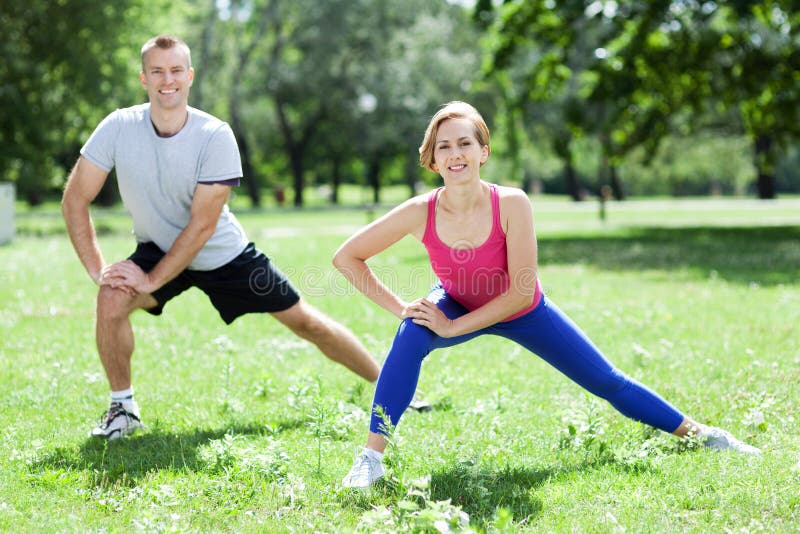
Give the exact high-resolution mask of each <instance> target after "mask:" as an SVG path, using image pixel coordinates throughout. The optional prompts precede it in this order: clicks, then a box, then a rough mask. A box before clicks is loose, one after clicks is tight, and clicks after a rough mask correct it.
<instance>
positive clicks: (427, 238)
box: [422, 184, 542, 322]
mask: <svg viewBox="0 0 800 534" xmlns="http://www.w3.org/2000/svg"><path fill="white" fill-rule="evenodd" d="M489 189H490V192H491V197H492V231H491V233H490V234H489V238H488V239H487V240H486V241H485V242H484V243H483V244H481V245H479V246H477V247H475V248H451V247H449V246H447V245H446V244H444V243H443V242H442V240H441V239H439V236H438V235H437V234H436V201H437V200H438V198H439V193H440V192H441V190H442V188H441V187H440V188H438V189H436V190H435V191H431V194H430V196H429V197H428V222H427V225H426V227H425V234H424V235H423V236H422V244H423V245H425V248H426V249H427V250H428V256H429V257H430V261H431V267H432V268H433V272H434V273H436V276H438V277H439V281H441V283H442V287H443V288H444V290H445V291H447V293H448V294H449V295H450V296H452V297H453V298H454V299H456V301H457V302H458V303H460V304H461V305H462V306H464V307H465V308H466V309H468V310H470V311H472V310H474V309H477V308H480V307H481V306H483V305H484V304H486V303H487V302H489V301H490V300H492V299H493V298H495V297H497V296H499V295H502V294H503V293H505V292H506V291H508V286H509V276H508V252H507V249H506V234H505V232H504V231H503V227H502V226H501V224H500V196H499V194H498V193H497V187H496V186H495V185H494V184H489ZM531 293H532V294H533V303H532V304H531V305H530V306H528V307H527V308H525V309H524V310H522V311H519V312H517V313H515V314H514V315H511V316H509V317H506V318H505V319H503V321H502V322H505V321H510V320H512V319H516V318H517V317H520V316H522V315H525V314H526V313H528V312H529V311H531V310H532V309H534V308H535V307H536V305H537V304H539V301H540V300H541V298H542V289H541V285H540V284H539V280H538V278H537V279H536V280H535V281H534V287H532V288H531Z"/></svg>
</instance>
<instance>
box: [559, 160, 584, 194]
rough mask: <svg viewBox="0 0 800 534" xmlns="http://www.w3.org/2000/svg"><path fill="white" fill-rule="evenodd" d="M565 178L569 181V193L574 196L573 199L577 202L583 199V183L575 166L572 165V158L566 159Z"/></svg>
mask: <svg viewBox="0 0 800 534" xmlns="http://www.w3.org/2000/svg"><path fill="white" fill-rule="evenodd" d="M564 179H565V180H566V181H567V193H569V196H571V197H572V200H574V201H576V202H579V201H581V200H583V195H582V194H581V184H580V182H579V181H578V175H577V174H576V173H575V167H573V166H572V159H568V160H566V161H564Z"/></svg>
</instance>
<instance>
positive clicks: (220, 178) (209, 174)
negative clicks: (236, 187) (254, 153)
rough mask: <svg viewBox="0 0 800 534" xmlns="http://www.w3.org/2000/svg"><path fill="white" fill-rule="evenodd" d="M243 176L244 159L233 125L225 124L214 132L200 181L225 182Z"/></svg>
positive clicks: (201, 170)
mask: <svg viewBox="0 0 800 534" xmlns="http://www.w3.org/2000/svg"><path fill="white" fill-rule="evenodd" d="M241 177H242V159H241V157H240V156H239V146H238V145H237V144H236V138H235V137H234V135H233V131H232V130H231V127H230V126H228V125H227V124H223V125H222V126H220V127H219V128H217V130H216V131H215V132H214V134H213V135H212V136H211V139H210V140H209V143H208V148H207V150H206V153H205V157H204V158H203V161H202V164H201V166H200V174H199V177H198V180H197V181H198V182H215V183H220V182H225V181H227V180H233V179H238V178H241Z"/></svg>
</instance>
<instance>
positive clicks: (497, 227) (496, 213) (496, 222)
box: [489, 184, 503, 234]
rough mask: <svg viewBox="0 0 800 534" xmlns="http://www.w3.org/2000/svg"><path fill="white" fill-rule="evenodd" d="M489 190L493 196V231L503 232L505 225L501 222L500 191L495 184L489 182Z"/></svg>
mask: <svg viewBox="0 0 800 534" xmlns="http://www.w3.org/2000/svg"><path fill="white" fill-rule="evenodd" d="M489 192H490V194H491V197H492V233H495V232H500V234H503V225H502V224H501V223H500V193H498V192H497V186H496V185H495V184H489Z"/></svg>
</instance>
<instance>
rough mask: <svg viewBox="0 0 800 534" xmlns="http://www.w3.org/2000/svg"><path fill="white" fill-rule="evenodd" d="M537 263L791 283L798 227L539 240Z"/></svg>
mask: <svg viewBox="0 0 800 534" xmlns="http://www.w3.org/2000/svg"><path fill="white" fill-rule="evenodd" d="M539 262H540V263H541V264H542V265H548V264H584V265H589V266H592V267H596V268H599V269H606V270H610V271H629V270H650V269H656V270H678V269H683V270H688V271H690V272H692V271H694V272H695V274H696V275H697V277H698V278H699V279H708V278H709V277H717V278H719V279H722V280H726V281H729V282H734V283H742V284H750V283H757V284H761V285H777V284H789V283H794V282H795V281H796V280H797V277H798V275H800V227H798V226H773V227H726V228H720V227H691V228H631V229H626V230H624V231H618V232H615V233H614V234H612V235H608V236H604V235H593V236H587V237H574V236H565V237H549V238H542V239H540V240H539Z"/></svg>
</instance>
